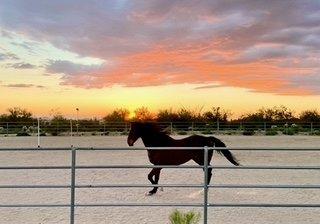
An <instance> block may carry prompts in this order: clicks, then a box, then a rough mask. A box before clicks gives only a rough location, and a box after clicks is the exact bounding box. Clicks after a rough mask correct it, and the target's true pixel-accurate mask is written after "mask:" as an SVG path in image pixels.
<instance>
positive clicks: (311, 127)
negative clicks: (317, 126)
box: [310, 122, 313, 134]
mask: <svg viewBox="0 0 320 224" xmlns="http://www.w3.org/2000/svg"><path fill="white" fill-rule="evenodd" d="M310 130H311V134H313V123H312V122H311V124H310Z"/></svg>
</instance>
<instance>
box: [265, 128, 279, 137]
mask: <svg viewBox="0 0 320 224" xmlns="http://www.w3.org/2000/svg"><path fill="white" fill-rule="evenodd" d="M277 134H278V131H277V130H275V129H269V130H267V131H266V135H269V136H272V135H277Z"/></svg>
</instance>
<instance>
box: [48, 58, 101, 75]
mask: <svg viewBox="0 0 320 224" xmlns="http://www.w3.org/2000/svg"><path fill="white" fill-rule="evenodd" d="M100 67H102V65H84V64H78V63H74V62H71V61H67V60H50V61H48V63H47V64H46V65H45V69H46V72H47V73H63V74H65V75H70V76H72V75H77V74H79V73H89V72H93V71H95V70H98V69H99V68H100Z"/></svg>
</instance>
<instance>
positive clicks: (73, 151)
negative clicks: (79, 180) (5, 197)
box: [0, 147, 320, 224]
mask: <svg viewBox="0 0 320 224" xmlns="http://www.w3.org/2000/svg"><path fill="white" fill-rule="evenodd" d="M148 149H149V150H180V149H184V150H203V151H204V165H203V166H198V165H197V166H192V165H182V166H174V165H121V164H120V165H104V166H95V165H90V166H79V165H77V163H76V158H77V156H76V155H77V151H81V150H87V151H98V150H99V151H125V150H146V148H74V147H71V148H22V149H21V148H1V149H0V153H1V152H5V151H11V152H17V151H21V152H23V151H53V150H56V151H70V153H71V164H70V165H69V166H0V170H26V169H29V170H43V169H52V170H58V169H67V170H70V171H71V172H70V173H71V177H70V184H69V185H0V189H4V188H6V189H17V188H20V189H21V188H22V189H28V188H29V189H31V188H53V189H54V188H55V189H58V188H60V189H61V188H67V189H70V203H69V204H0V208H32V207H33V208H41V207H68V208H69V209H70V223H71V224H74V223H75V208H77V207H132V206H145V207H156V206H157V207H164V206H167V207H169V206H171V207H172V206H173V207H202V208H203V223H204V224H206V223H207V222H208V208H209V207H254V208H265V207H277V208H320V203H319V204H261V203H255V204H253V203H251V204H248V203H247V204H243V203H238V204H236V203H219V204H218V203H210V202H209V201H208V190H209V188H246V189H250V188H260V189H268V188H277V189H320V184H319V185H309V184H305V185H230V184H210V185H208V184H207V181H206V180H207V177H208V169H209V168H212V169H213V170H214V169H255V170H256V169H258V170H270V169H273V170H274V169H280V170H320V166H210V165H208V151H209V150H216V149H219V150H226V149H227V150H242V151H243V150H248V151H291V150H292V151H294V152H299V151H302V152H310V151H319V152H320V148H241V147H240V148H239V147H228V148H218V147H188V148H172V147H165V148H164V147H161V148H160V147H157V148H148ZM120 168H129V169H140V168H179V169H199V168H201V169H203V170H204V181H203V184H136V185H132V184H121V185H119V184H103V185H101V184H100V185H81V184H76V170H79V169H120ZM155 186H156V187H183V188H203V190H204V195H203V203H189V204H186V203H99V204H93V203H92V204H91V203H90V204H81V203H76V198H75V191H76V189H78V188H145V187H148V188H149V187H155Z"/></svg>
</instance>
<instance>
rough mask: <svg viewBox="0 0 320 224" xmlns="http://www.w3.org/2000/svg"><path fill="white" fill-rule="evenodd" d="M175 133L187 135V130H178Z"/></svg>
mask: <svg viewBox="0 0 320 224" xmlns="http://www.w3.org/2000/svg"><path fill="white" fill-rule="evenodd" d="M177 134H178V135H187V134H188V132H186V131H179V132H178V133H177Z"/></svg>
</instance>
